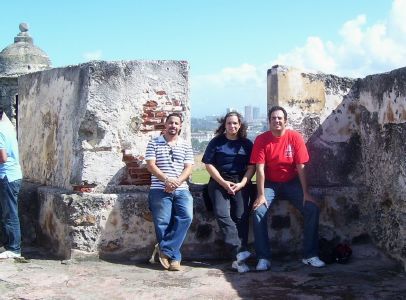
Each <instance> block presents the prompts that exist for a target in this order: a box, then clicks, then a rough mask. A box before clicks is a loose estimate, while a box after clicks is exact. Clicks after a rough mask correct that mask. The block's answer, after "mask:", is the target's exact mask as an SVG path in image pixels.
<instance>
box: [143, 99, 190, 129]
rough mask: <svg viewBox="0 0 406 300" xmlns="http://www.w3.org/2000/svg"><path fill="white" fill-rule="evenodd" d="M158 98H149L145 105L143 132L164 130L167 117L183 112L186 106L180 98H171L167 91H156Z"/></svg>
mask: <svg viewBox="0 0 406 300" xmlns="http://www.w3.org/2000/svg"><path fill="white" fill-rule="evenodd" d="M155 94H156V95H157V99H156V100H152V99H150V100H148V101H147V102H146V103H145V104H144V105H143V110H144V112H143V114H142V126H141V131H142V132H149V131H158V130H159V131H162V130H163V129H164V128H165V125H164V124H165V119H166V117H167V116H168V115H169V114H170V113H173V112H176V113H181V114H183V113H184V112H185V111H186V106H185V105H184V104H183V103H182V101H180V100H179V99H175V98H171V99H169V97H168V95H167V94H166V92H165V91H156V92H155Z"/></svg>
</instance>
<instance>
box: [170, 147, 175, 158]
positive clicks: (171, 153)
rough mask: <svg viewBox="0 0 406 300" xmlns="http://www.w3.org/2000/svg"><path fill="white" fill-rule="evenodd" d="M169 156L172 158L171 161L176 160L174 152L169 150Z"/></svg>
mask: <svg viewBox="0 0 406 300" xmlns="http://www.w3.org/2000/svg"><path fill="white" fill-rule="evenodd" d="M169 155H170V156H171V160H172V161H175V159H174V158H173V150H172V149H170V150H169Z"/></svg>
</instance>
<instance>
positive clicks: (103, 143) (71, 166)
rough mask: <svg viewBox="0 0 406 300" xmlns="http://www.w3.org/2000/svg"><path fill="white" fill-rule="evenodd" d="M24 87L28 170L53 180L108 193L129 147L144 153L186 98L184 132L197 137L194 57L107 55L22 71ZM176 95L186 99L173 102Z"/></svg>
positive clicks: (22, 130)
mask: <svg viewBox="0 0 406 300" xmlns="http://www.w3.org/2000/svg"><path fill="white" fill-rule="evenodd" d="M18 93H19V97H20V98H19V99H20V107H19V127H18V129H19V136H20V138H19V145H20V152H21V154H20V157H21V162H22V168H23V171H24V176H25V178H27V179H28V180H32V181H35V182H39V183H42V184H46V185H49V186H54V187H60V188H64V189H67V190H72V189H73V186H81V185H84V184H92V185H94V192H104V191H105V190H106V187H107V186H108V185H118V184H120V182H121V181H122V176H123V174H125V173H126V170H125V168H126V167H125V164H124V162H123V156H122V153H121V152H122V151H123V150H130V151H131V152H132V155H133V156H135V157H137V156H142V155H144V154H145V148H146V145H147V143H148V141H149V140H150V139H151V138H152V137H154V136H158V135H159V134H160V133H161V130H162V122H163V120H164V117H165V116H166V115H167V114H168V113H169V112H171V111H173V110H178V106H177V105H178V104H179V103H181V104H182V105H183V106H182V109H181V111H180V112H181V113H182V114H184V117H185V118H184V119H185V122H184V130H182V137H183V138H184V139H186V140H190V112H189V104H188V64H187V63H186V62H179V61H120V62H103V61H99V62H90V63H85V64H82V65H77V66H69V67H65V68H56V69H51V70H47V71H43V72H38V73H34V74H28V75H24V76H21V77H20V78H19V90H18ZM168 97H170V98H176V99H178V100H179V103H178V102H176V103H175V104H173V103H172V102H171V101H170V105H168ZM148 110H153V111H156V117H154V116H152V117H150V116H149V112H148ZM145 114H147V115H148V116H147V117H143V116H144V115H145ZM33 124H35V127H36V130H31V129H32V126H33Z"/></svg>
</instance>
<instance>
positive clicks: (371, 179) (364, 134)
mask: <svg viewBox="0 0 406 300" xmlns="http://www.w3.org/2000/svg"><path fill="white" fill-rule="evenodd" d="M405 74H406V69H405V68H404V69H399V70H395V71H392V72H390V73H385V74H378V75H373V76H368V77H366V78H364V79H348V78H340V77H337V76H333V75H326V74H309V73H304V72H302V71H300V70H297V69H294V68H287V67H282V66H275V67H273V68H272V69H271V70H269V72H268V88H269V90H268V107H271V106H273V105H281V106H283V107H285V108H286V110H287V111H288V118H289V122H290V125H291V126H292V127H293V128H295V129H296V130H298V131H300V132H302V133H303V135H304V136H305V138H306V140H307V146H308V149H309V152H310V157H311V162H310V163H309V165H308V167H307V171H308V174H309V176H308V177H309V182H310V184H311V185H312V186H313V187H314V188H316V187H320V188H323V189H325V191H334V193H337V196H336V198H337V201H338V202H341V203H342V206H343V207H344V208H345V209H344V210H342V214H343V217H344V219H345V220H346V222H344V223H342V224H341V225H342V226H348V224H347V222H348V221H349V220H350V217H354V218H355V219H356V220H358V221H359V228H358V230H356V231H358V238H359V237H361V236H369V237H370V238H372V239H373V240H374V241H375V242H376V243H377V244H378V245H380V246H381V247H383V248H384V249H385V250H386V251H387V252H388V253H389V254H390V255H392V256H393V257H395V258H397V259H399V260H401V261H402V262H403V263H404V265H405V267H406V246H405V240H406V235H405V231H406V230H405V229H406V226H405V220H406V219H405V211H406V197H405V196H404V195H405V192H406V185H405V182H406V172H405V170H406V168H405V164H406V161H405V160H406V158H405V157H406V156H405V155H404V153H405V145H406V143H405V142H406V137H405V131H406V97H405V95H406V93H405V85H406V75H405ZM351 187H352V188H355V189H356V190H358V191H359V194H358V196H357V197H355V198H353V199H352V201H348V200H349V199H348V198H347V196H348V194H347V190H348V188H351ZM329 193H330V194H331V192H329ZM320 196H321V198H323V193H322V194H321V195H320ZM322 205H326V203H323V201H322ZM330 205H331V203H330V204H327V207H329V206H330ZM349 208H350V209H349ZM328 210H330V208H329V209H328ZM326 212H327V211H326ZM326 212H325V213H326ZM330 217H333V216H332V215H331V214H329V213H327V215H326V216H323V214H322V217H321V218H322V219H323V218H324V219H325V220H324V221H326V220H327V219H328V218H330ZM333 223H335V222H333ZM335 226H339V224H335ZM325 229H326V228H325V224H323V222H321V232H323V231H324V230H325ZM354 229H356V227H354ZM352 236H353V237H355V238H356V239H358V238H357V234H354V233H353V234H352Z"/></svg>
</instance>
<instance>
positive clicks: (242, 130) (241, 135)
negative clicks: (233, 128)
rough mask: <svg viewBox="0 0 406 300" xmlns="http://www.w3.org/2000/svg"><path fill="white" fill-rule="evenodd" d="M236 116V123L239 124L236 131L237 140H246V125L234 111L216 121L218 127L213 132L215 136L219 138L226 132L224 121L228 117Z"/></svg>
mask: <svg viewBox="0 0 406 300" xmlns="http://www.w3.org/2000/svg"><path fill="white" fill-rule="evenodd" d="M233 116H236V117H237V118H238V122H239V123H240V125H241V127H240V129H239V130H238V133H237V134H238V138H240V139H241V138H246V137H247V128H248V126H247V124H246V123H245V122H244V121H243V118H242V116H241V114H240V113H238V112H236V111H230V112H229V113H227V114H226V115H225V116H224V117H222V118H219V119H217V122H219V124H220V126H219V127H218V128H217V129H216V131H215V132H214V133H215V134H216V136H219V135H221V134H223V133H224V132H226V121H227V118H228V117H233Z"/></svg>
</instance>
